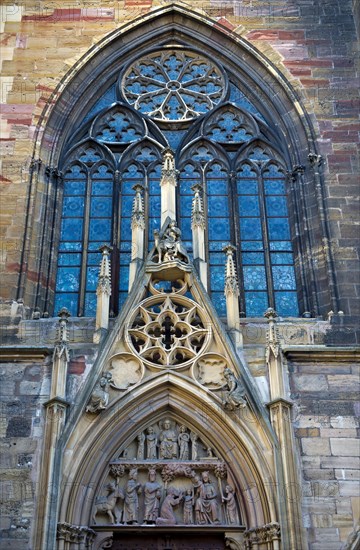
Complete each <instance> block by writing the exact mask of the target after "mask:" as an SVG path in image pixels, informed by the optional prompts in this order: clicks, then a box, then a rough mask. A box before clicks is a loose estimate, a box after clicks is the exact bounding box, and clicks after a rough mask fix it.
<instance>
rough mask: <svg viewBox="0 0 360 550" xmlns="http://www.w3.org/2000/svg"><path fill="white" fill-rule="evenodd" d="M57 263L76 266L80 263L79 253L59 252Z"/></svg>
mask: <svg viewBox="0 0 360 550" xmlns="http://www.w3.org/2000/svg"><path fill="white" fill-rule="evenodd" d="M58 264H59V265H68V266H72V265H73V266H76V265H80V264H81V254H59V257H58Z"/></svg>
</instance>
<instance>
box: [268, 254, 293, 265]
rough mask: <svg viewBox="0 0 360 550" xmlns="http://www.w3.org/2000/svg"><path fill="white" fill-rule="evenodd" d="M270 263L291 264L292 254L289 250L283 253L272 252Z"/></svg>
mask: <svg viewBox="0 0 360 550" xmlns="http://www.w3.org/2000/svg"><path fill="white" fill-rule="evenodd" d="M271 263H272V264H273V265H284V264H293V263H294V259H293V255H292V254H291V253H290V252H288V253H285V254H284V253H283V254H281V253H277V252H272V253H271Z"/></svg>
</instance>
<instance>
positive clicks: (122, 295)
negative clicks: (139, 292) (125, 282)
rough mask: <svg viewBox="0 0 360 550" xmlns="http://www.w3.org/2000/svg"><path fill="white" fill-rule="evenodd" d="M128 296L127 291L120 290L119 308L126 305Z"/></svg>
mask: <svg viewBox="0 0 360 550" xmlns="http://www.w3.org/2000/svg"><path fill="white" fill-rule="evenodd" d="M127 297H128V293H127V292H119V309H121V307H122V306H123V305H124V303H125V301H126V298H127Z"/></svg>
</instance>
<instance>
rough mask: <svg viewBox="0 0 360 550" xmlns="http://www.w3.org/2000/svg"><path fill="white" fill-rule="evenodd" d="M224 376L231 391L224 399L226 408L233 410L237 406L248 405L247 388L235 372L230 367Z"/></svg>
mask: <svg viewBox="0 0 360 550" xmlns="http://www.w3.org/2000/svg"><path fill="white" fill-rule="evenodd" d="M224 378H225V380H226V382H227V385H228V388H229V391H228V393H227V395H226V397H225V399H224V401H223V405H224V407H225V408H226V409H229V410H231V411H233V410H234V409H237V408H241V409H242V408H244V407H246V401H245V399H244V397H245V389H244V387H243V386H242V384H241V382H240V381H239V380H237V379H236V378H235V376H234V373H233V372H232V370H230V369H229V368H226V369H225V370H224Z"/></svg>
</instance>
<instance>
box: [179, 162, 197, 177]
mask: <svg viewBox="0 0 360 550" xmlns="http://www.w3.org/2000/svg"><path fill="white" fill-rule="evenodd" d="M181 174H182V175H185V176H186V177H190V178H199V177H200V172H199V170H198V169H197V168H196V167H195V166H194V165H193V164H185V166H184V167H183V168H182V170H181Z"/></svg>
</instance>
